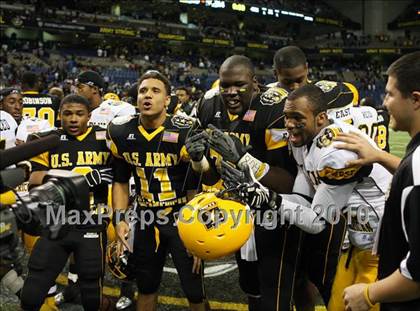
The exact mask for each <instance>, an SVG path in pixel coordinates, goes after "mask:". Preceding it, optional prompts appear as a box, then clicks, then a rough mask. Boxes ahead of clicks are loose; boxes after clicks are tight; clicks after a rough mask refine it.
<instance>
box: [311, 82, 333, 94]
mask: <svg viewBox="0 0 420 311" xmlns="http://www.w3.org/2000/svg"><path fill="white" fill-rule="evenodd" d="M315 85H316V86H317V87H319V88H320V89H321V90H322V91H323V92H324V93H328V92H329V91H331V90H332V89H333V88H335V87H336V86H337V82H334V81H326V80H321V81H318V82H316V83H315Z"/></svg>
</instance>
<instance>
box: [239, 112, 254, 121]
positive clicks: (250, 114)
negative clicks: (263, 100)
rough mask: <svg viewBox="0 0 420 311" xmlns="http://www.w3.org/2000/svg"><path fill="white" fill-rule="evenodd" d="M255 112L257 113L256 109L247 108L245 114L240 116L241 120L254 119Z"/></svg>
mask: <svg viewBox="0 0 420 311" xmlns="http://www.w3.org/2000/svg"><path fill="white" fill-rule="evenodd" d="M256 114H257V111H256V110H248V111H247V112H245V115H244V117H243V118H242V120H244V121H248V122H252V121H254V119H255V115H256Z"/></svg>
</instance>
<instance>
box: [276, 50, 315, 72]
mask: <svg viewBox="0 0 420 311" xmlns="http://www.w3.org/2000/svg"><path fill="white" fill-rule="evenodd" d="M307 62H308V61H307V59H306V55H305V53H304V52H303V51H302V49H301V48H300V47H298V46H294V45H289V46H285V47H283V48H281V49H280V50H277V52H276V54H274V58H273V66H274V69H283V68H295V67H298V66H301V65H304V66H305V65H306V63H307Z"/></svg>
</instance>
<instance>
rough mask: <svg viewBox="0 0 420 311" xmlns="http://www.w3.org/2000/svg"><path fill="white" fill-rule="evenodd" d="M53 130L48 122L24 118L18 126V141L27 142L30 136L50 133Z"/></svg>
mask: <svg viewBox="0 0 420 311" xmlns="http://www.w3.org/2000/svg"><path fill="white" fill-rule="evenodd" d="M52 129H54V128H53V127H52V126H51V125H50V123H49V122H48V120H43V119H39V118H30V117H24V118H23V119H22V121H21V122H20V124H19V126H18V129H17V133H16V139H17V140H20V141H22V142H26V140H27V139H28V136H29V135H30V134H33V133H40V132H45V131H50V130H52Z"/></svg>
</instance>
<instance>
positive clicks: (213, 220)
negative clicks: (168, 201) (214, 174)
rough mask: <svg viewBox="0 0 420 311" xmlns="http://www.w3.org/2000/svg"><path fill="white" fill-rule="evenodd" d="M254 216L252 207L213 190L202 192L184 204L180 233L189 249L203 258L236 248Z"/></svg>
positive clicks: (230, 251)
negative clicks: (220, 196) (218, 194)
mask: <svg viewBox="0 0 420 311" xmlns="http://www.w3.org/2000/svg"><path fill="white" fill-rule="evenodd" d="M252 229H253V217H252V215H251V213H250V209H249V207H247V206H246V205H244V204H242V203H240V202H238V201H234V200H231V199H226V198H219V197H217V196H216V194H215V193H213V192H202V193H200V194H198V195H196V196H195V197H194V198H193V199H192V200H191V201H190V202H188V203H187V205H186V206H184V207H183V208H182V209H181V211H180V213H179V219H178V233H179V236H180V237H181V240H182V241H183V243H184V245H185V247H186V248H187V250H189V251H190V252H191V253H192V254H193V255H195V256H197V257H199V258H201V259H204V260H210V259H217V258H220V257H223V256H227V255H230V254H232V253H234V252H236V251H237V250H238V249H239V248H240V247H241V246H242V245H243V244H244V243H245V242H246V241H247V240H248V238H249V236H250V234H251V232H252Z"/></svg>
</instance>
